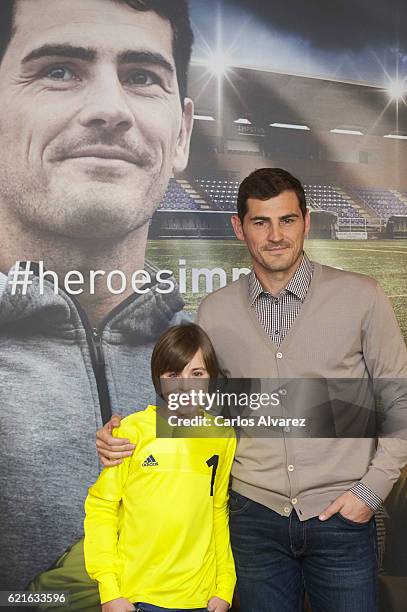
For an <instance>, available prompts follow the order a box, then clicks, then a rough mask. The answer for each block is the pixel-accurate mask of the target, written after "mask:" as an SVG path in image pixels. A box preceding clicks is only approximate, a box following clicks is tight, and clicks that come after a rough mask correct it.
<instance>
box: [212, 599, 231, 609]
mask: <svg viewBox="0 0 407 612" xmlns="http://www.w3.org/2000/svg"><path fill="white" fill-rule="evenodd" d="M229 608H230V606H229V604H228V602H227V601H225V600H224V599H221V598H220V597H212V598H211V599H210V600H209V601H208V610H209V611H210V612H227V610H229Z"/></svg>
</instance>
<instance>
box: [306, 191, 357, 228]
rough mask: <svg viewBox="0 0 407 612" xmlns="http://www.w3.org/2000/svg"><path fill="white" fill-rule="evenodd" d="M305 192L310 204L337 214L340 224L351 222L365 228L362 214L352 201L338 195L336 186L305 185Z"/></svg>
mask: <svg viewBox="0 0 407 612" xmlns="http://www.w3.org/2000/svg"><path fill="white" fill-rule="evenodd" d="M304 191H305V195H306V197H307V199H308V200H309V202H308V203H309V204H313V205H314V207H316V208H320V209H322V210H329V211H330V212H334V213H336V214H337V215H338V221H339V223H340V222H341V221H345V220H347V221H349V220H351V222H352V225H360V226H363V225H364V224H365V218H364V217H363V216H362V215H361V214H360V211H359V210H358V209H356V208H355V207H354V206H353V205H352V203H351V200H350V199H349V200H346V199H345V198H344V197H343V195H341V194H340V193H338V191H337V188H335V186H333V185H319V184H309V183H308V184H307V183H305V184H304Z"/></svg>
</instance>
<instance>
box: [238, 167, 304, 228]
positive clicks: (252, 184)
mask: <svg viewBox="0 0 407 612" xmlns="http://www.w3.org/2000/svg"><path fill="white" fill-rule="evenodd" d="M283 191H293V192H294V193H295V194H296V195H297V197H298V203H299V206H300V209H301V212H302V216H303V217H304V218H305V214H306V212H307V204H306V201H305V193H304V188H303V186H302V185H301V183H300V181H299V180H298V179H297V178H295V176H293V175H292V174H290V173H289V172H287V170H283V169H282V168H260V169H259V170H255V171H254V172H252V173H251V174H249V176H247V177H246V178H245V179H244V180H243V181H242V183H241V185H240V187H239V193H238V196H237V214H238V216H239V219H240V221H241V223H243V219H244V216H245V214H246V213H247V200H248V199H249V198H254V199H255V200H269V199H270V198H275V197H276V196H278V195H280V193H282V192H283Z"/></svg>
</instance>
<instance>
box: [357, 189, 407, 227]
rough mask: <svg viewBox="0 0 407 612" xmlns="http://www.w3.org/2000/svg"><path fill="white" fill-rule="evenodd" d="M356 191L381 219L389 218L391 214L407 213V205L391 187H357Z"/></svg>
mask: <svg viewBox="0 0 407 612" xmlns="http://www.w3.org/2000/svg"><path fill="white" fill-rule="evenodd" d="M354 191H355V193H357V195H358V196H359V198H360V199H361V200H362V201H363V202H364V203H365V204H366V205H367V206H368V207H369V208H370V209H371V210H373V211H374V212H375V213H376V215H377V216H378V217H380V218H381V219H386V220H387V219H388V218H389V217H390V216H391V215H407V205H406V204H404V203H403V202H402V201H401V200H400V199H399V198H398V197H397V196H396V195H395V194H394V193H393V192H392V191H390V190H389V189H355V190H354Z"/></svg>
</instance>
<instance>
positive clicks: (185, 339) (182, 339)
mask: <svg viewBox="0 0 407 612" xmlns="http://www.w3.org/2000/svg"><path fill="white" fill-rule="evenodd" d="M199 349H201V350H202V356H203V360H204V363H205V367H206V369H207V372H208V374H209V376H210V378H218V377H219V376H222V375H223V372H222V370H221V368H220V366H219V363H218V359H217V357H216V353H215V350H214V348H213V346H212V342H211V341H210V340H209V337H208V335H207V334H206V332H204V330H203V329H202V328H201V327H199V325H196V324H195V323H185V324H183V325H174V326H173V327H170V328H169V329H167V330H166V331H165V332H164V333H163V334H162V335H161V336H160V337H159V339H158V341H157V343H156V345H155V347H154V350H153V354H152V356H151V378H152V380H153V384H154V387H155V390H156V391H157V393H158V395H161V385H160V376H162V375H163V374H166V373H167V372H175V373H176V374H179V373H180V372H182V370H183V369H184V368H185V366H186V365H187V363H189V362H190V361H191V359H192V358H193V356H194V355H195V353H196V352H197V351H199Z"/></svg>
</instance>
